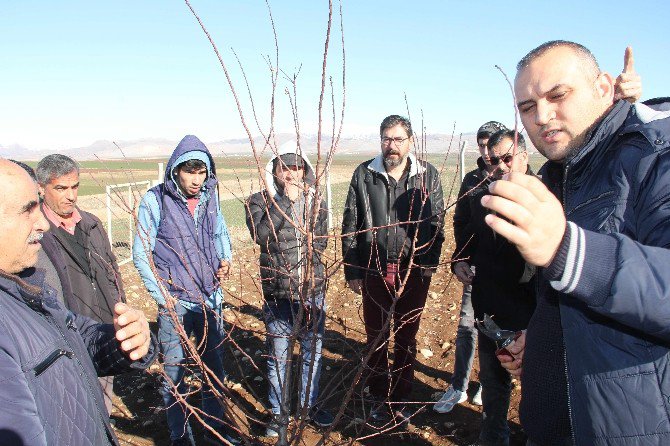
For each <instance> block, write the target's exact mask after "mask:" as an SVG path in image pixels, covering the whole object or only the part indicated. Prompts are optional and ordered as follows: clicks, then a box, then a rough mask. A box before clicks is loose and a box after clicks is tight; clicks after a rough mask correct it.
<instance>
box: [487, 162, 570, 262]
mask: <svg viewBox="0 0 670 446" xmlns="http://www.w3.org/2000/svg"><path fill="white" fill-rule="evenodd" d="M489 192H491V194H492V195H485V196H484V197H482V206H484V207H485V208H488V209H490V210H491V211H493V212H495V213H496V214H498V215H500V216H502V217H504V218H505V219H507V220H505V219H503V218H501V217H499V216H498V215H494V214H488V215H487V216H486V218H485V221H486V224H488V225H489V226H490V227H491V228H492V229H493V230H494V231H495V232H497V233H498V234H500V235H502V236H503V237H505V238H506V239H508V240H509V241H510V242H512V243H514V244H515V245H516V247H517V248H518V249H519V252H520V253H521V255H522V256H523V258H524V259H525V260H526V261H527V262H528V263H530V264H532V265H536V266H543V267H545V266H547V265H549V263H551V261H552V260H553V258H554V256H555V255H556V252H557V251H558V247H559V246H560V244H561V240H562V239H563V234H564V233H565V228H566V224H567V223H566V220H565V215H564V214H563V207H562V206H561V203H560V202H559V201H558V200H557V199H556V197H555V196H554V194H552V193H551V192H550V191H549V189H547V187H546V186H545V185H544V184H542V182H541V181H540V180H539V179H537V178H536V177H534V176H530V175H525V174H522V173H518V172H512V173H510V174H508V175H506V176H505V179H503V180H499V181H496V182H494V183H491V185H490V186H489Z"/></svg>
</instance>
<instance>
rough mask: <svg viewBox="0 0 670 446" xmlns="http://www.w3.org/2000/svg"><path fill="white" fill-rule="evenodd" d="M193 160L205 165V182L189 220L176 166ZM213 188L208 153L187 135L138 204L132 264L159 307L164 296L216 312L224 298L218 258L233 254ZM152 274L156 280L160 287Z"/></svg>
mask: <svg viewBox="0 0 670 446" xmlns="http://www.w3.org/2000/svg"><path fill="white" fill-rule="evenodd" d="M193 159H197V160H200V161H202V162H204V163H205V165H206V166H207V178H206V180H205V182H204V184H203V186H202V188H201V190H200V196H199V198H200V200H199V202H198V205H197V207H196V209H195V215H193V216H191V214H190V212H189V211H188V207H187V202H186V197H185V196H184V194H183V193H182V191H181V190H180V188H179V185H178V183H177V180H176V175H177V171H176V168H177V166H179V164H181V163H183V162H185V161H189V160H193ZM216 184H217V178H216V167H215V165H214V159H213V158H212V155H211V154H210V153H209V150H208V149H207V147H206V146H205V145H204V144H203V143H202V142H201V141H200V140H199V139H198V138H197V137H195V136H193V135H187V136H185V137H184V138H183V139H182V140H181V142H180V143H179V144H178V145H177V148H176V149H175V150H174V152H173V153H172V156H171V157H170V160H169V161H168V164H167V167H166V169H165V179H164V182H163V184H160V185H158V186H155V187H153V188H151V189H150V190H149V191H148V192H147V194H146V195H145V196H144V198H143V199H142V202H141V203H140V206H139V210H138V215H137V232H136V234H135V241H134V244H133V261H134V263H135V267H136V268H137V270H138V272H139V274H140V277H141V278H142V281H143V282H144V285H145V286H146V287H147V290H148V291H149V293H150V294H151V295H152V297H153V298H154V300H156V303H157V304H158V305H160V306H162V305H165V295H164V293H165V292H169V293H170V294H171V295H173V296H175V297H177V298H178V299H179V301H180V303H181V304H182V305H183V306H184V307H185V308H187V309H189V310H193V311H200V309H201V305H202V302H203V301H204V302H205V304H206V305H207V306H209V307H211V308H216V307H217V306H219V305H220V304H221V302H222V300H223V294H222V292H221V288H220V287H219V286H218V283H217V282H216V279H215V273H216V270H217V269H218V267H219V264H220V261H221V260H230V259H231V258H232V251H231V244H230V235H229V233H228V229H227V227H226V223H225V220H224V218H223V215H222V214H221V209H220V207H219V203H218V199H217V198H218V196H217V194H216ZM166 208H167V212H165V216H164V218H161V217H162V216H161V214H162V211H163V210H164V209H166ZM214 214H215V215H214ZM161 225H163V226H162V227H161ZM157 240H158V241H159V243H158V245H157V243H156V242H157ZM149 252H151V253H152V261H151V262H150V261H149V257H148V253H149ZM184 260H185V262H184ZM151 264H153V265H154V269H152V267H151ZM154 271H157V272H158V275H159V276H160V279H161V285H160V286H159V281H158V278H157V277H156V274H154ZM161 288H163V289H164V290H163V291H161Z"/></svg>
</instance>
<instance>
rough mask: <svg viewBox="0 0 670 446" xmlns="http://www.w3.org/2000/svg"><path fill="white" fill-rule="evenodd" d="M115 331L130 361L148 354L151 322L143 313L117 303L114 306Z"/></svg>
mask: <svg viewBox="0 0 670 446" xmlns="http://www.w3.org/2000/svg"><path fill="white" fill-rule="evenodd" d="M114 329H115V330H116V339H117V340H118V341H119V342H120V343H121V350H123V352H124V353H125V354H127V355H128V357H129V358H130V359H132V360H133V361H137V360H139V359H141V358H142V357H143V356H144V355H146V354H147V352H148V351H149V344H150V342H151V334H150V331H149V322H147V318H146V317H145V316H144V313H143V312H142V311H140V310H136V309H134V308H131V307H129V306H128V305H126V304H124V303H117V304H116V305H114Z"/></svg>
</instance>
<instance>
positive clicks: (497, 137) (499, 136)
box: [486, 129, 526, 152]
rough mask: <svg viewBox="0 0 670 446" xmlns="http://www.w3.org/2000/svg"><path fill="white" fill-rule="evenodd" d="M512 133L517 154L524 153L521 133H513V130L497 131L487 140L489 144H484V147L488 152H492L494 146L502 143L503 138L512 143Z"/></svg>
mask: <svg viewBox="0 0 670 446" xmlns="http://www.w3.org/2000/svg"><path fill="white" fill-rule="evenodd" d="M514 133H516V135H517V136H516V147H517V149H518V151H519V152H525V151H526V140H525V139H524V137H523V135H522V134H521V133H518V132H515V131H514V130H509V129H505V130H499V131H497V132H495V133H494V134H493V135H491V137H490V138H489V142H488V143H486V146H487V147H488V148H489V151H490V150H493V148H494V147H495V146H497V145H498V144H499V143H500V141H502V140H503V139H505V138H509V139H511V140H512V141H514Z"/></svg>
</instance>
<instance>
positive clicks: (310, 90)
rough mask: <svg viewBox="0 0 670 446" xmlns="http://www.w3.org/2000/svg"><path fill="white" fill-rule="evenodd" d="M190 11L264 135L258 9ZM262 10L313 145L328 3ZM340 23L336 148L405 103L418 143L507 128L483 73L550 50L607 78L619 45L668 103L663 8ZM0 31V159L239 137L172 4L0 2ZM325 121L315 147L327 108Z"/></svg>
mask: <svg viewBox="0 0 670 446" xmlns="http://www.w3.org/2000/svg"><path fill="white" fill-rule="evenodd" d="M192 4H193V6H194V8H195V9H196V10H197V11H198V13H199V14H200V16H201V18H202V19H203V20H204V22H205V25H206V26H207V27H208V29H209V31H210V33H211V34H212V36H213V38H214V39H215V41H216V43H217V45H218V46H219V49H220V50H221V52H222V54H223V57H224V59H225V61H226V63H227V64H228V67H229V70H230V71H231V74H232V75H233V80H234V82H235V84H236V86H237V88H238V94H239V95H240V97H241V98H242V99H243V102H244V107H245V111H246V112H247V117H248V120H249V123H250V124H253V119H252V117H251V114H250V108H249V106H248V99H247V96H248V95H247V93H246V88H245V86H244V83H243V79H242V77H241V75H240V70H239V67H238V65H237V63H236V61H235V59H234V56H233V54H232V52H231V48H232V49H234V50H235V51H236V52H237V54H238V55H239V57H240V59H241V61H242V64H243V66H244V68H245V70H246V72H247V75H248V78H249V82H250V84H251V88H252V92H253V94H254V98H255V100H256V106H257V109H258V110H259V118H260V120H261V124H262V126H263V128H264V129H267V127H268V125H269V119H268V101H267V97H268V92H269V89H270V77H269V72H268V68H267V66H266V64H265V62H264V59H263V56H264V55H270V56H271V57H272V58H273V59H274V55H273V53H274V42H273V38H272V32H271V28H270V24H269V20H268V12H267V8H266V5H265V3H264V2H263V1H261V0H245V1H239V0H238V1H224V0H192ZM270 6H271V8H272V13H273V15H274V20H275V24H276V29H277V33H278V38H279V46H280V55H279V58H280V60H279V65H280V68H281V69H282V70H284V71H285V72H286V73H288V74H292V73H294V72H295V71H296V70H297V68H298V67H299V66H302V68H301V71H300V75H299V77H298V105H299V114H300V116H299V118H300V123H301V128H302V131H303V133H314V132H315V129H316V121H317V106H316V105H317V100H318V93H319V84H320V70H321V58H322V52H323V46H324V36H325V25H326V19H327V2H325V1H319V0H302V1H290V0H274V1H273V0H270ZM335 6H336V8H337V5H335ZM343 9H344V35H345V46H346V55H347V58H346V63H347V70H346V81H347V94H346V101H347V104H346V110H345V124H344V134H345V135H356V134H367V133H374V132H375V131H376V129H377V126H378V125H379V122H380V121H381V119H382V118H383V117H384V116H386V115H388V114H392V113H400V114H406V113H407V107H406V105H405V99H404V95H405V94H406V95H407V100H408V102H409V108H410V113H411V117H412V120H413V122H414V124H415V127H417V126H418V124H419V123H420V120H421V113H422V112H423V117H424V123H425V125H426V127H427V131H428V132H429V133H451V131H452V128H453V126H454V125H455V128H456V132H457V133H458V132H471V131H473V130H475V129H476V128H477V126H478V125H479V124H481V123H482V122H484V121H487V120H490V119H498V120H501V121H503V122H505V123H507V124H510V125H511V124H512V123H513V122H512V121H513V116H514V114H513V109H512V98H511V95H510V93H509V89H508V87H507V84H506V83H505V81H504V79H503V77H502V75H501V74H500V73H499V72H498V71H497V70H496V69H495V68H494V64H498V65H500V66H502V67H503V68H504V69H505V70H506V72H507V73H508V75H509V76H510V77H513V75H514V66H515V64H516V62H517V60H518V59H519V58H520V57H522V56H523V55H524V54H525V53H526V52H528V51H529V50H530V49H532V48H533V47H535V46H537V45H538V44H540V43H542V42H544V41H547V40H552V39H567V40H575V41H577V42H580V43H582V44H584V45H586V46H587V47H589V48H590V49H591V50H592V51H593V53H594V54H595V55H596V57H597V58H598V59H599V61H600V64H601V67H602V68H603V69H604V70H606V71H609V72H611V73H612V74H614V75H617V74H618V73H619V72H620V71H621V69H622V67H623V53H624V48H625V47H626V45H632V46H633V48H634V54H635V63H636V69H637V71H638V72H639V73H640V74H641V75H642V78H643V85H644V94H643V98H650V97H655V96H670V88H668V83H667V82H668V81H667V79H668V75H669V73H670V58H669V57H668V54H670V38H669V37H668V31H667V26H664V25H663V24H664V23H665V22H667V19H668V17H670V2H668V1H667V0H656V1H640V2H637V3H634V4H633V3H630V2H626V3H624V2H613V1H600V0H597V1H584V0H581V1H572V0H568V1H563V2H538V1H510V2H494V1H476V0H473V1H446V0H444V1H437V0H436V1H428V0H420V1H415V2H407V1H402V2H401V1H395V0H385V1H378V0H357V1H354V0H349V1H347V0H345V1H344V4H343ZM334 25H335V26H334V32H333V35H332V38H331V48H330V58H329V74H330V75H332V76H333V79H334V82H335V96H336V102H337V104H336V106H337V109H338V112H337V113H338V115H339V108H340V104H341V69H340V67H341V48H340V32H339V17H335V22H334ZM0 30H1V31H0V36H1V37H0V98H1V99H0V100H1V105H0V146H1V145H10V144H21V145H24V146H26V147H29V148H39V149H53V150H58V149H63V148H70V147H78V146H85V145H89V144H90V143H92V142H93V141H95V140H98V139H108V140H117V141H119V140H126V139H136V138H142V137H165V138H170V139H178V138H180V137H181V136H183V135H184V134H186V133H194V134H196V135H198V136H200V137H201V138H202V139H203V140H205V141H217V140H222V139H227V138H233V137H242V136H244V133H243V131H242V128H241V126H240V120H239V117H238V115H237V112H236V110H235V106H234V102H233V99H232V96H231V94H230V91H229V89H228V86H227V84H226V81H225V78H224V75H223V71H222V70H221V68H220V66H219V64H218V61H217V59H216V58H215V56H214V53H213V51H212V49H211V47H210V45H209V43H208V42H207V41H206V39H205V36H204V34H203V32H202V31H201V30H200V28H199V26H198V24H197V22H196V21H195V19H194V17H193V16H192V15H191V13H190V11H189V10H188V8H187V6H186V5H185V3H183V2H180V1H178V0H172V1H167V0H162V1H152V0H140V1H136V0H135V1H127V0H116V1H113V2H112V1H107V2H100V1H93V2H91V1H79V0H77V1H75V0H72V1H68V0H64V1H57V2H56V1H35V0H23V1H20V2H16V1H11V0H0ZM287 86H289V84H288V83H287V82H285V81H282V82H280V85H279V87H278V102H277V105H276V113H277V128H278V130H280V131H287V130H291V128H292V127H291V114H290V108H289V106H288V101H287V100H286V95H285V94H284V88H286V87H287ZM329 96H330V95H329V94H328V95H327V97H329ZM327 110H328V111H327V112H326V113H325V117H326V121H327V123H328V125H327V131H328V132H329V131H330V130H329V128H330V121H331V113H330V111H329V110H330V105H327ZM252 131H253V133H254V134H257V133H258V131H257V130H256V129H255V127H253V126H252Z"/></svg>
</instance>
